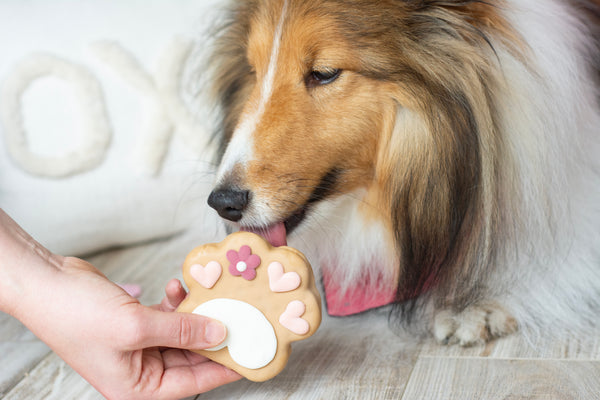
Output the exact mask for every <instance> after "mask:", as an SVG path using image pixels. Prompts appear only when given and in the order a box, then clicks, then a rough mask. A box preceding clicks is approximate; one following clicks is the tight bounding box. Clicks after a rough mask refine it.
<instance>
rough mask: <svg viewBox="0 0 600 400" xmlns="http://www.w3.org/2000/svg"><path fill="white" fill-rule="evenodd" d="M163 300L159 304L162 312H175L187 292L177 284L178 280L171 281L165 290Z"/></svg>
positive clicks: (179, 283)
mask: <svg viewBox="0 0 600 400" xmlns="http://www.w3.org/2000/svg"><path fill="white" fill-rule="evenodd" d="M165 294H166V296H165V298H164V299H163V301H162V302H161V308H162V309H163V311H175V309H177V307H179V304H181V302H182V301H183V300H184V299H185V296H187V292H186V291H185V289H184V288H183V286H182V285H181V282H179V279H171V280H170V281H169V283H167V286H166V288H165Z"/></svg>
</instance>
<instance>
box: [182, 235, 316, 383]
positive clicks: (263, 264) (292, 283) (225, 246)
mask: <svg viewBox="0 0 600 400" xmlns="http://www.w3.org/2000/svg"><path fill="white" fill-rule="evenodd" d="M183 278H184V280H185V283H186V284H187V286H188V288H189V295H188V297H187V298H186V299H185V300H184V301H183V302H182V303H181V305H180V306H179V308H178V309H177V311H180V312H193V313H196V314H200V315H205V316H207V317H211V318H214V319H217V320H219V321H221V322H222V323H223V324H224V325H225V326H226V327H227V337H226V339H225V341H224V342H223V343H222V344H221V345H219V346H217V347H214V348H212V349H208V350H197V351H196V352H198V353H200V354H202V355H204V356H206V357H208V358H210V359H212V360H214V361H216V362H218V363H220V364H223V365H225V366H227V367H229V368H231V369H233V370H235V371H237V372H238V373H239V374H241V375H243V376H245V377H246V378H248V379H250V380H253V381H264V380H267V379H270V378H272V377H274V376H275V375H277V374H278V373H279V372H280V371H281V370H282V369H283V368H284V367H285V364H286V363H287V360H288V358H289V355H290V352H291V342H294V341H297V340H302V339H306V338H307V337H309V336H310V335H312V334H313V333H315V331H316V330H317V328H318V327H319V324H320V323H321V298H320V296H319V292H318V291H317V287H316V284H315V279H314V276H313V273H312V269H311V267H310V264H309V263H308V261H307V260H306V257H304V255H303V254H302V253H300V252H299V251H298V250H296V249H293V248H291V247H286V246H282V247H272V246H271V245H270V244H269V243H268V242H266V241H265V240H264V239H263V238H261V237H260V236H258V235H256V234H253V233H249V232H237V233H234V234H232V235H229V236H228V237H226V238H225V240H223V241H222V242H221V243H212V244H206V245H204V246H200V247H197V248H195V249H194V250H192V252H191V253H190V254H188V256H187V258H186V259H185V262H184V264H183Z"/></svg>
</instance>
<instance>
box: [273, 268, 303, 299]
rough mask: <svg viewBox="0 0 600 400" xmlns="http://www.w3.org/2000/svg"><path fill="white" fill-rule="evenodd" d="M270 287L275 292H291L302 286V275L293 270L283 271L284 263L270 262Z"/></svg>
mask: <svg viewBox="0 0 600 400" xmlns="http://www.w3.org/2000/svg"><path fill="white" fill-rule="evenodd" d="M268 273H269V287H270V288H271V290H272V291H273V292H277V293H282V292H291V291H292V290H295V289H298V287H299V286H300V275H298V273H297V272H294V271H291V272H286V273H285V274H284V273H283V265H281V263H279V262H277V261H275V262H272V263H271V264H269V268H268Z"/></svg>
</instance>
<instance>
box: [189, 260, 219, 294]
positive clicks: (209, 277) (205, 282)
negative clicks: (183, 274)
mask: <svg viewBox="0 0 600 400" xmlns="http://www.w3.org/2000/svg"><path fill="white" fill-rule="evenodd" d="M222 272H223V268H222V267H221V264H219V263H218V262H216V261H210V262H209V263H208V264H206V267H204V266H202V265H200V264H194V265H192V266H191V267H190V275H192V278H194V279H195V280H196V281H197V282H198V283H199V284H200V285H202V286H204V287H205V288H206V289H211V288H212V287H213V286H215V283H217V281H218V280H219V278H220V277H221V273H222Z"/></svg>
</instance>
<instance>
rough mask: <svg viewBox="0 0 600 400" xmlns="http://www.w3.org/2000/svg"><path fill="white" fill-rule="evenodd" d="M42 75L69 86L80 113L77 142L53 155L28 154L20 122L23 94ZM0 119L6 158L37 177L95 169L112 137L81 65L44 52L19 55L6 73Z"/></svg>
mask: <svg viewBox="0 0 600 400" xmlns="http://www.w3.org/2000/svg"><path fill="white" fill-rule="evenodd" d="M45 76H54V77H57V78H60V79H62V80H63V81H65V82H67V83H68V84H70V85H71V86H72V88H73V89H74V93H75V96H76V98H77V99H78V103H79V106H80V111H81V113H82V118H81V121H82V125H83V126H82V127H80V129H81V137H82V139H81V143H82V144H81V146H80V147H79V148H78V149H76V150H73V151H71V152H68V153H66V154H63V155H59V156H43V155H39V154H35V153H33V152H32V151H31V150H30V148H29V145H28V141H27V134H26V132H25V125H24V123H23V110H22V107H23V104H22V102H21V98H22V96H23V93H24V92H25V90H27V88H28V87H29V86H30V85H31V84H32V83H33V82H34V81H35V80H36V79H39V78H42V77H45ZM0 118H1V120H2V123H3V126H4V130H5V135H6V144H7V149H8V152H9V154H10V156H11V158H12V159H13V160H14V161H15V163H16V164H17V165H18V166H19V167H21V168H22V169H23V170H25V171H27V172H29V173H31V174H33V175H37V176H43V177H51V178H61V177H66V176H71V175H76V174H80V173H82V172H85V171H89V170H91V169H93V168H95V167H97V166H98V165H100V164H101V163H102V161H103V160H104V157H105V155H106V152H107V150H108V146H109V144H110V140H111V136H112V133H111V127H110V123H109V120H108V113H107V112H106V105H105V102H104V94H103V92H102V88H101V86H100V82H99V81H98V80H97V79H96V78H95V77H94V75H92V74H91V73H90V72H89V71H88V70H87V69H86V68H85V67H83V66H80V65H77V64H74V63H72V62H69V61H66V60H63V59H61V58H58V57H56V56H54V55H51V54H45V53H35V54H31V55H29V56H27V57H25V58H24V59H22V60H21V61H20V62H19V63H18V64H17V65H16V66H15V68H14V69H13V70H12V71H11V72H10V73H9V74H8V76H7V78H6V81H5V82H4V85H3V87H2V91H1V92H0Z"/></svg>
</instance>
